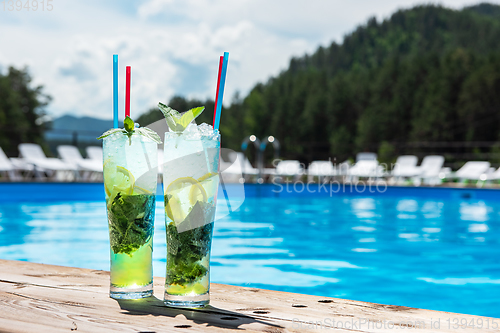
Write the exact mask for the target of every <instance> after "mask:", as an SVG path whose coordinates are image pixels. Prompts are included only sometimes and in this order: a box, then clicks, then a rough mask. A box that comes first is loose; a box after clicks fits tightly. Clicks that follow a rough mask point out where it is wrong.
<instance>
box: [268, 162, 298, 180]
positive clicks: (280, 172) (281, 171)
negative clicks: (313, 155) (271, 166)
mask: <svg viewBox="0 0 500 333" xmlns="http://www.w3.org/2000/svg"><path fill="white" fill-rule="evenodd" d="M304 174H305V171H304V168H303V167H302V164H301V163H300V162H299V161H297V160H285V161H280V162H279V163H278V164H277V165H276V173H275V175H276V176H279V177H292V178H293V179H294V180H297V179H300V177H302V175H304Z"/></svg>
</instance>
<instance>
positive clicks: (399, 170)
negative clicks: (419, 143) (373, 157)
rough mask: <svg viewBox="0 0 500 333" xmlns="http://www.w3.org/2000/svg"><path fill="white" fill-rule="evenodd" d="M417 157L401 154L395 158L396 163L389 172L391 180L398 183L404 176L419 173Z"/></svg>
mask: <svg viewBox="0 0 500 333" xmlns="http://www.w3.org/2000/svg"><path fill="white" fill-rule="evenodd" d="M417 162H418V158H417V156H415V155H401V156H399V157H398V158H397V160H396V163H395V164H394V167H393V169H392V172H391V176H392V177H393V181H394V182H396V183H398V182H401V181H403V180H404V179H405V178H411V177H415V176H418V175H419V174H420V172H421V171H420V169H419V168H418V167H417Z"/></svg>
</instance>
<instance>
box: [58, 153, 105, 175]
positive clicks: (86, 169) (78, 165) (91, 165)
mask: <svg viewBox="0 0 500 333" xmlns="http://www.w3.org/2000/svg"><path fill="white" fill-rule="evenodd" d="M57 152H58V154H59V157H61V159H62V160H63V161H64V162H65V163H66V164H69V165H71V166H72V167H74V168H75V169H76V170H77V171H81V172H82V175H81V176H80V174H79V173H77V176H78V178H82V179H83V180H96V179H98V178H100V177H99V175H98V174H99V173H102V171H103V168H102V163H99V161H96V160H91V159H84V158H83V157H82V155H81V154H80V151H79V150H78V148H77V147H75V146H68V145H62V146H58V147H57Z"/></svg>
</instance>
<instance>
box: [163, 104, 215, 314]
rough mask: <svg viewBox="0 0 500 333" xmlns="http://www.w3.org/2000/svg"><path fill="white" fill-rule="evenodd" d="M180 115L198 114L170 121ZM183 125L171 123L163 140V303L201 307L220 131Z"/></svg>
mask: <svg viewBox="0 0 500 333" xmlns="http://www.w3.org/2000/svg"><path fill="white" fill-rule="evenodd" d="M162 111H164V110H162ZM190 111H191V110H190ZM190 111H188V112H190ZM164 113H165V111H164ZM200 113H201V111H200ZM166 116H167V115H166ZM182 117H189V118H188V120H189V119H191V120H194V118H195V117H196V116H194V117H192V116H191V115H189V113H185V114H184V115H182V116H181V115H178V118H174V121H175V120H176V119H177V121H178V123H181V122H182V121H181V119H182ZM171 120H172V119H171ZM167 122H168V118H167ZM184 125H186V126H185V128H182V127H181V128H179V127H177V128H175V127H174V126H171V123H169V127H170V129H171V130H172V127H174V129H177V131H170V132H167V133H165V142H164V154H163V155H164V164H163V186H164V194H165V223H166V231H167V232H166V233H167V270H166V282H165V304H166V305H169V306H177V307H200V306H204V305H207V304H208V303H209V289H210V275H209V272H210V247H211V243H212V233H213V226H214V218H215V205H216V198H217V189H218V187H219V173H218V172H219V154H220V135H219V133H218V131H214V130H213V128H212V126H210V125H207V124H201V125H200V126H197V125H196V124H195V123H194V122H187V123H184ZM179 129H180V130H179Z"/></svg>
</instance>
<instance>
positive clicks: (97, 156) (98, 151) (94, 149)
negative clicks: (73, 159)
mask: <svg viewBox="0 0 500 333" xmlns="http://www.w3.org/2000/svg"><path fill="white" fill-rule="evenodd" d="M85 151H86V152H87V158H88V159H91V160H96V161H99V162H100V163H101V164H103V163H102V162H103V160H102V147H98V146H88V147H87V148H86V149H85Z"/></svg>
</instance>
